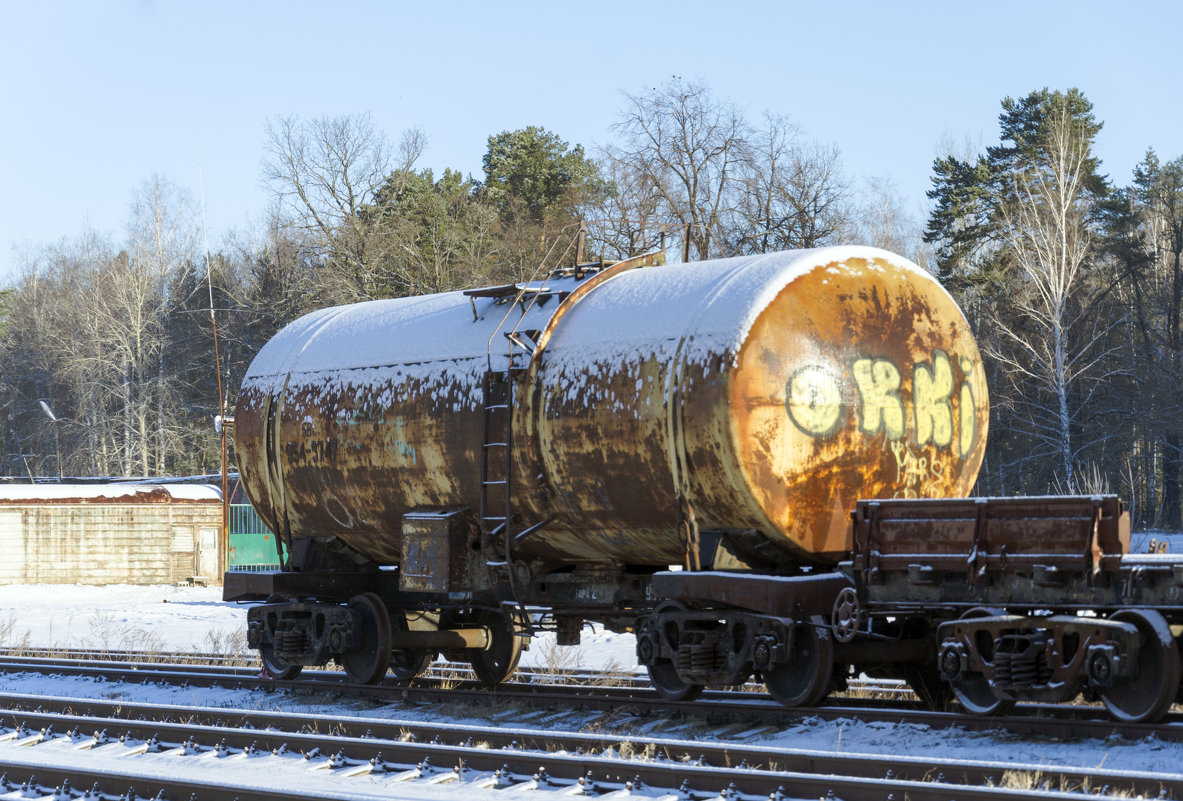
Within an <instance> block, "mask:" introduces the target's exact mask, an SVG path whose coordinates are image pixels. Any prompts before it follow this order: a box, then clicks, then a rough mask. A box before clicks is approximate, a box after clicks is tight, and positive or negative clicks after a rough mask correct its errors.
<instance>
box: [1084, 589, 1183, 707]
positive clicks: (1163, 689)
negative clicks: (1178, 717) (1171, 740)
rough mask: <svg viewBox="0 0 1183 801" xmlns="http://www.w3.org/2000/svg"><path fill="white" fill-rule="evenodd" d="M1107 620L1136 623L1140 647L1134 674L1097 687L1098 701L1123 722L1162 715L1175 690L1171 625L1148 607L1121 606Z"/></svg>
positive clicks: (1176, 673) (1176, 655)
mask: <svg viewBox="0 0 1183 801" xmlns="http://www.w3.org/2000/svg"><path fill="white" fill-rule="evenodd" d="M1111 619H1112V620H1115V621H1118V622H1121V623H1133V624H1134V625H1135V626H1137V627H1138V633H1139V634H1141V635H1142V646H1141V647H1140V648H1139V649H1138V653H1137V656H1136V659H1135V660H1134V661H1135V662H1136V663H1137V664H1136V666H1135V671H1136V672H1135V673H1134V675H1133V676H1130V677H1127V678H1119V679H1117V680H1116V681H1114V683H1113V686H1112V687H1106V688H1105V689H1103V690H1101V691H1100V695H1101V701H1102V702H1103V703H1104V704H1105V708H1106V709H1108V710H1109V714H1111V715H1113V717H1115V718H1117V719H1118V720H1120V721H1122V722H1124V723H1153V722H1155V721H1157V720H1159V719H1160V718H1161V717H1162V716H1163V715H1164V714H1166V711H1167V709H1168V708H1169V707H1170V706H1171V702H1172V701H1174V700H1175V694H1176V693H1177V692H1178V690H1179V651H1178V649H1177V648H1176V647H1175V640H1174V638H1173V637H1172V636H1171V628H1170V626H1168V625H1167V622H1166V620H1164V619H1163V616H1162V615H1160V614H1159V613H1158V612H1155V611H1153V610H1151V609H1123V610H1122V611H1120V612H1117V613H1115V614H1114V615H1113V617H1112V618H1111Z"/></svg>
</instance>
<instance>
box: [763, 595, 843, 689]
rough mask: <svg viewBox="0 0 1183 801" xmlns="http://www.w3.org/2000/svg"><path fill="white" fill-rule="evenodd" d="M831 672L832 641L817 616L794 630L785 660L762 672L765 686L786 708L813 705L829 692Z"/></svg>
mask: <svg viewBox="0 0 1183 801" xmlns="http://www.w3.org/2000/svg"><path fill="white" fill-rule="evenodd" d="M833 673H834V642H833V640H831V639H830V634H829V631H827V629H826V628H825V623H824V621H822V619H821V618H820V617H814V618H812V619H811V620H810V622H808V623H804V624H801V625H799V626H797V627H795V628H794V629H793V652H792V658H791V659H790V660H789V661H788V662H779V663H777V664H775V665H773V666H772V667H770V668H765V669H764V670H763V671H762V674H763V676H764V686H766V687H767V688H768V692H769V694H770V695H772V697H773V698H775V699H776V700H777V701H780V702H781V703H782V704H784V705H785V706H788V707H796V706H816V705H817V704H818V703H820V702H821V700H822V699H823V698H825V697H826V696H827V695H829V694H830V682H831V681H832V678H833Z"/></svg>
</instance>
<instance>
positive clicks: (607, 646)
mask: <svg viewBox="0 0 1183 801" xmlns="http://www.w3.org/2000/svg"><path fill="white" fill-rule="evenodd" d="M246 610H247V607H246V606H245V605H240V604H233V603H225V602H223V601H222V588H221V587H190V586H170V585H152V586H146V587H139V586H130V585H112V586H106V587H95V586H89V585H82V584H32V585H8V586H0V647H10V646H16V645H30V646H44V647H60V648H98V649H107V650H159V651H197V652H201V653H211V652H212V653H237V652H240V651H241V652H245V649H246ZM634 649H635V645H634V640H633V637H632V635H631V634H614V633H612V632H610V631H603V630H602V629H597V630H595V631H592V630H591V629H590V628H588V629H585V631H584V637H583V642H582V643H581V644H580V645H578V646H571V647H564V648H560V647H558V646H556V645H555V644H554V638H553V636H551V635H547V634H543V635H541V636H539V637H537V638H535V639H534V641H533V642H532V643H531V646H530V650H528V651H526V652H525V653H524V654H522V661H521V664H522V665H529V666H538V667H551V668H575V667H586V668H597V669H605V668H620V669H631V668H632V667H634V666H635V663H636V656H635V650H634Z"/></svg>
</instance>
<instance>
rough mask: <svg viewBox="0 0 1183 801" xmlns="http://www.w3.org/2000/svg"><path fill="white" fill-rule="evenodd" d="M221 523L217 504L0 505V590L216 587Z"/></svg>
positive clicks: (219, 508) (219, 507) (219, 509)
mask: <svg viewBox="0 0 1183 801" xmlns="http://www.w3.org/2000/svg"><path fill="white" fill-rule="evenodd" d="M221 524H222V517H221V506H220V505H219V504H205V503H201V504H198V503H186V504H111V503H102V504H45V505H32V504H13V505H0V584H97V585H102V584H169V583H174V582H178V581H187V580H189V579H190V578H192V577H194V576H204V577H205V578H208V579H210V580H213V581H216V580H218V579H219V578H220V576H219V574H218V573H217V558H216V557H217V553H216V548H217V532H218V529H219V528H220V527H221ZM211 550H212V553H210V551H211Z"/></svg>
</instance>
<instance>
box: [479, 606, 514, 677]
mask: <svg viewBox="0 0 1183 801" xmlns="http://www.w3.org/2000/svg"><path fill="white" fill-rule="evenodd" d="M472 625H475V626H485V627H487V628H488V629H489V644H488V646H486V647H485V649H484V650H480V651H469V664H471V665H472V672H473V673H475V674H476V677H477V680H478V681H480V682H481V683H482V684H488V685H490V686H491V685H494V684H500V683H501V682H503V681H505V680H506V679H508V678H509V677H510V676H512V675H513V672H514V671H515V670H517V669H518V659H520V658H521V656H522V647H523V646H524V645H525V644H526V638H525V637H523V636H521V635H520V634H518V633H517V632H518V631H519V630H520V629H521V628H523V627H524V625H525V621H524V620H522V615H521V613H520V612H514V613H512V614H510V615H503V614H501V613H499V612H478V613H477V616H476V618H475V620H474V621H473V624H472Z"/></svg>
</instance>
